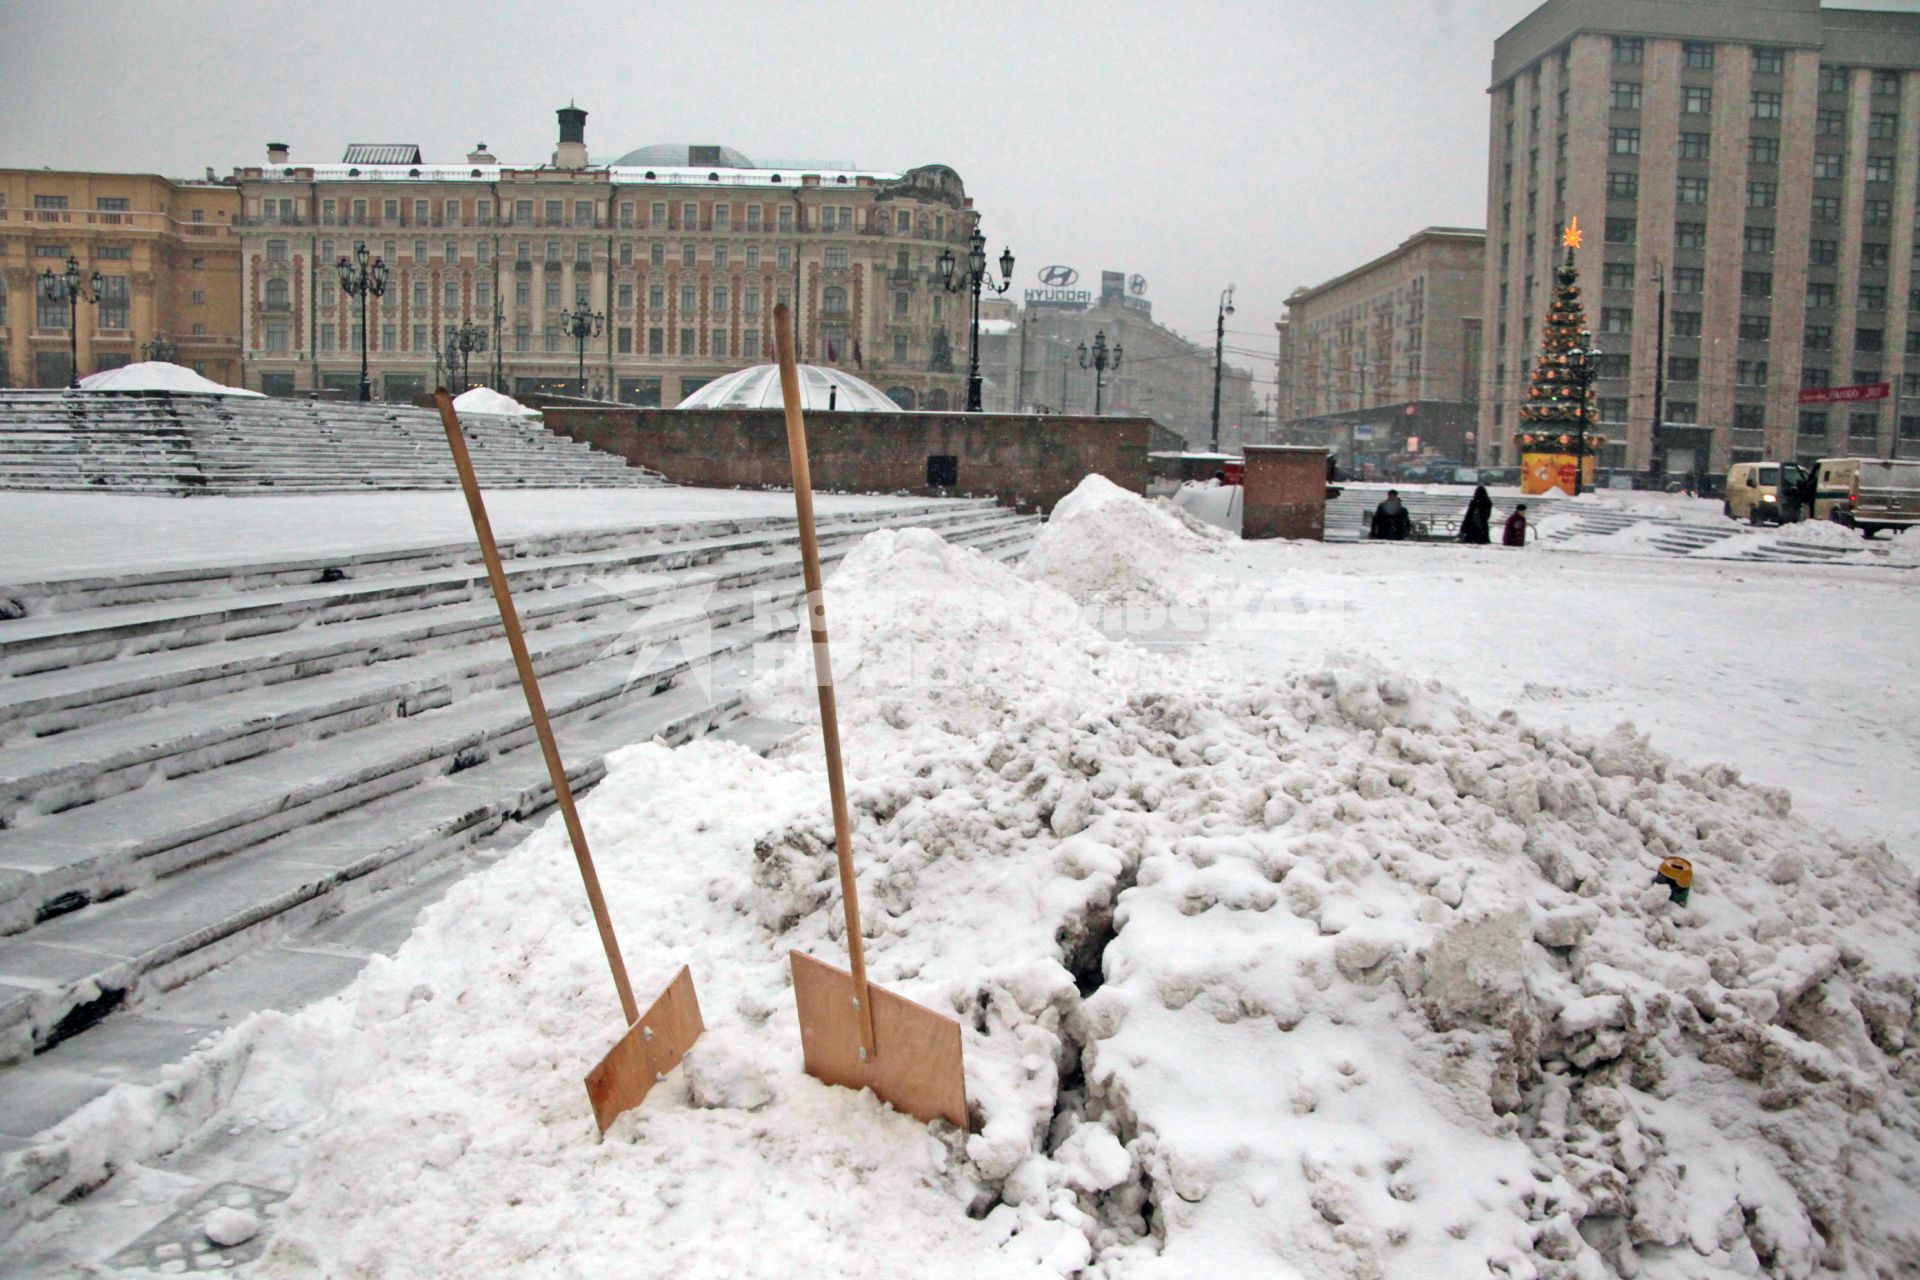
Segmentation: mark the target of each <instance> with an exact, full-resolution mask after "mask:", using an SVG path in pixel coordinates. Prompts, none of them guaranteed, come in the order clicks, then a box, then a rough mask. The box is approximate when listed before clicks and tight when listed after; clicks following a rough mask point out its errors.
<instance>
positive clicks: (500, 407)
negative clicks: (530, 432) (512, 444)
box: [453, 387, 540, 418]
mask: <svg viewBox="0 0 1920 1280" xmlns="http://www.w3.org/2000/svg"><path fill="white" fill-rule="evenodd" d="M453 410H454V412H455V413H492V414H498V415H500V416H501V417H505V418H537V417H539V416H540V411H539V410H538V409H529V408H527V406H525V405H523V404H521V403H520V402H519V401H518V400H515V399H514V398H513V397H512V396H510V395H507V394H505V393H503V392H499V391H495V390H494V389H493V388H492V387H471V388H469V389H468V390H466V391H462V392H461V393H460V394H459V395H457V396H455V397H454V398H453Z"/></svg>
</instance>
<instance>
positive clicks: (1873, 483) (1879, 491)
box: [1813, 458, 1920, 538]
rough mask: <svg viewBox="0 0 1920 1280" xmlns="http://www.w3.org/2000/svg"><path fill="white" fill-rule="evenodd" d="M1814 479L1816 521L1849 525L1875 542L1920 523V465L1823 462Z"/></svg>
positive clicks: (1857, 460)
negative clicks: (1879, 536)
mask: <svg viewBox="0 0 1920 1280" xmlns="http://www.w3.org/2000/svg"><path fill="white" fill-rule="evenodd" d="M1814 476H1815V483H1816V487H1815V490H1814V499H1813V516H1814V519H1816V520H1832V521H1834V522H1835V523H1838V524H1844V525H1846V526H1848V527H1849V528H1853V529H1858V530H1859V531H1860V532H1861V533H1862V534H1863V535H1865V536H1866V537H1869V538H1871V537H1872V536H1873V535H1874V534H1876V533H1878V532H1880V531H1881V530H1882V529H1893V530H1896V531H1897V530H1901V529H1910V528H1912V527H1913V526H1914V525H1916V524H1920V461H1908V460H1906V459H1904V458H1902V459H1898V460H1894V461H1888V460H1887V459H1885V458H1822V459H1820V462H1819V464H1818V465H1817V467H1816V468H1815V472H1814Z"/></svg>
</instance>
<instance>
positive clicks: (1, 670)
mask: <svg viewBox="0 0 1920 1280" xmlns="http://www.w3.org/2000/svg"><path fill="white" fill-rule="evenodd" d="M910 525H919V526H927V527H932V528H935V529H937V530H938V531H940V532H941V533H942V534H943V535H944V536H946V537H947V538H948V539H949V540H951V541H955V542H960V543H965V544H967V545H971V546H974V547H976V548H978V549H980V550H982V551H984V552H986V553H988V554H993V555H996V556H1015V555H1019V554H1021V553H1023V552H1024V550H1025V548H1026V546H1027V545H1028V543H1029V542H1030V541H1031V538H1032V536H1033V533H1034V531H1035V523H1034V522H1033V520H1032V519H1031V518H1028V517H1022V516H1020V515H1017V514H1016V513H1013V512H1010V511H1006V510H1004V509H1001V508H999V507H996V506H994V505H993V504H991V503H988V502H973V501H966V502H939V503H934V502H929V503H925V504H919V505H916V506H913V507H897V508H891V509H887V510H884V511H871V512H864V513H858V514H844V515H835V516H830V517H826V518H824V519H823V520H822V523H821V544H822V546H821V550H822V555H823V556H824V557H825V558H827V559H828V560H829V561H831V560H834V559H837V558H838V557H840V556H842V555H844V554H845V553H846V551H847V550H848V549H849V548H850V547H851V546H852V545H853V544H854V542H856V541H857V540H858V539H859V538H860V537H862V536H864V535H865V534H866V533H867V532H870V531H871V530H873V529H876V528H881V527H904V526H910ZM795 540H796V533H795V529H794V525H793V522H792V521H791V520H781V519H752V520H718V521H703V522H696V523H688V524H683V525H676V526H655V527H648V528H643V529H627V530H611V531H605V530H603V531H594V532H584V533H569V534H557V535H548V536H543V537H535V538H527V539H521V540H519V541H517V542H514V543H511V544H509V545H508V546H506V547H504V548H503V554H504V556H505V557H506V568H507V572H508V576H509V579H510V581H512V583H513V586H514V590H515V596H516V603H517V604H518V606H519V608H520V610H521V612H522V617H523V619H524V621H525V624H526V628H527V636H528V644H529V647H530V649H531V651H532V653H533V656H534V661H535V665H536V668H537V669H538V670H539V671H540V674H541V679H542V687H543V692H544V693H545V695H546V700H547V704H548V707H549V709H550V711H551V712H552V714H553V716H554V718H555V723H556V729H557V731H558V733H559V736H560V740H561V745H562V751H563V754H564V755H565V758H566V760H567V762H568V765H569V767H570V768H571V769H572V770H573V772H574V776H575V779H576V783H577V784H578V785H590V784H591V783H592V782H594V781H596V780H597V779H598V778H599V777H600V776H601V773H602V772H603V768H604V766H603V763H602V762H603V761H604V758H605V756H606V755H607V754H608V753H609V752H610V751H612V750H614V749H616V748H618V747H620V746H622V745H624V744H626V743H630V742H634V741H641V740H646V739H650V738H653V737H656V736H659V737H664V738H666V739H667V740H669V741H682V740H685V739H687V738H690V737H695V736H699V735H701V734H704V733H707V732H710V731H713V730H716V729H719V728H722V727H724V726H726V725H728V724H729V722H731V721H733V720H735V719H737V718H738V717H740V716H741V715H743V714H744V711H745V706H744V703H745V696H746V689H747V684H748V680H749V677H750V674H751V668H752V664H753V661H754V658H755V647H756V646H757V645H760V644H763V643H765V642H767V641H769V640H770V639H775V638H777V637H780V636H783V635H787V634H790V633H791V632H792V631H793V629H794V628H795V626H796V625H797V617H798V615H797V612H796V610H795V608H794V606H795V605H796V604H797V602H798V600H799V596H800V591H801V584H800V580H799V573H798V570H799V557H798V555H797V552H796V551H795V549H794V542H795ZM0 600H10V601H13V602H15V603H16V604H17V605H20V606H24V607H25V609H26V611H27V612H26V616H25V617H20V618H14V619H11V620H4V621H0V935H4V936H0V1061H7V1060H12V1059H18V1058H20V1057H23V1056H25V1055H28V1054H30V1053H34V1052H38V1051H40V1050H43V1049H45V1048H47V1047H49V1046H51V1045H52V1044H55V1043H58V1042H59V1041H60V1040H62V1039H64V1038H66V1037H69V1036H71V1035H74V1034H77V1033H78V1032H80V1031H82V1030H84V1029H85V1028H86V1027H88V1026H90V1025H92V1024H93V1023H95V1022H97V1021H98V1020H99V1019H100V1018H102V1017H104V1016H105V1015H106V1014H108V1013H110V1012H111V1011H112V1010H114V1009H115V1008H118V1007H122V1006H125V1005H128V1004H132V1003H137V1001H138V1000H139V999H140V997H141V995H142V994H143V993H144V992H149V991H154V990H166V989H169V988H171V987H173V986H175V985H178V984H179V983H181V982H184V981H186V980H187V979H189V978H191V977H193V976H195V975H197V974H198V973H201V972H203V971H205V970H206V969H208V968H210V967H213V966H215V965H218V964H220V963H221V962H223V961H224V960H226V959H228V958H230V957H232V956H233V955H235V954H236V953H238V952H239V951H241V950H243V949H245V948H247V947H249V946H252V945H255V944H256V943H258V942H259V941H261V940H262V939H264V938H269V937H274V936H278V935H280V934H282V933H284V932H285V931H287V930H288V929H291V928H296V927H298V926H300V925H301V924H304V923H308V922H311V921H312V920H314V919H317V918H320V917H324V916H327V915H330V914H333V913H335V912H338V911H341V910H342V909H345V908H347V907H350V906H351V905H353V904H354V903H356V902H359V901H362V900H364V899H365V898H366V897H367V896H368V895H369V894H370V893H371V891H372V890H374V889H376V888H379V887H381V886H384V885H388V884H392V883H394V882H396V881H398V880H401V879H405V878H407V877H410V876H412V875H413V874H414V873H415V872H416V871H418V870H419V869H420V868H422V867H423V866H425V865H427V864H428V863H429V862H431V861H432V860H435V859H439V858H443V857H446V856H447V855H450V854H455V853H458V852H460V851H462V850H465V849H468V848H470V847H472V846H473V845H474V843H475V842H477V841H481V840H483V839H485V838H486V837H488V836H489V835H492V834H493V833H495V832H497V831H498V830H500V828H501V827H503V826H504V825H506V824H508V823H510V822H513V821H515V820H517V819H521V818H524V817H527V816H528V815H531V814H534V813H538V812H539V811H540V810H542V809H543V808H544V807H545V806H547V805H548V804H550V803H551V801H552V796H551V791H550V787H549V785H548V783H547V780H546V775H545V770H544V766H543V765H542V763H541V761H540V758H539V753H538V751H537V750H524V749H523V748H525V747H527V746H529V745H530V744H531V743H532V741H533V732H532V727H531V724H530V722H529V720H528V717H527V712H526V707H525V704H524V702H523V700H522V698H521V694H520V690H519V687H518V685H517V683H516V681H515V676H514V672H513V669H512V665H511V663H510V662H509V661H508V657H507V652H506V646H505V643H504V641H503V640H502V639H501V636H500V628H499V622H498V618H497V615H496V614H495V613H494V605H493V603H492V598H491V595H490V592H489V589H488V586H487V582H486V577H485V572H484V569H483V568H482V567H481V565H480V564H479V562H478V558H477V555H476V554H475V553H474V552H473V550H472V548H471V547H470V546H462V545H451V546H441V547H425V548H416V549H412V550H408V551H393V552H384V553H378V554H369V555H366V556H355V557H344V558H334V559H325V560H320V559H316V560H310V561H289V562H281V563H275V564H252V565H234V566H227V567H223V568H218V569H202V570H175V571H166V572H157V573H151V574H128V575H122V576H119V577H111V578H106V577H102V578H77V579H71V580H66V581H60V582H41V583H27V584H17V585H12V586H4V587H0ZM761 656H763V657H764V654H762V655H761Z"/></svg>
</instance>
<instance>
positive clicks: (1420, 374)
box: [1285, 227, 1487, 462]
mask: <svg viewBox="0 0 1920 1280" xmlns="http://www.w3.org/2000/svg"><path fill="white" fill-rule="evenodd" d="M1486 239H1487V233H1486V232H1484V231H1481V230H1478V229H1475V228H1466V227H1427V228H1425V229H1424V230H1421V231H1417V232H1415V233H1414V234H1413V235H1411V236H1409V237H1408V238H1407V239H1406V240H1404V241H1402V242H1401V243H1400V245H1399V247H1398V248H1396V249H1394V250H1393V251H1392V252H1391V253H1387V254H1383V255H1381V256H1380V257H1378V258H1375V259H1374V260H1373V261H1371V262H1368V263H1364V264H1362V265H1361V266H1358V267H1355V268H1354V269H1353V270H1351V271H1347V272H1345V273H1343V274H1341V275H1338V276H1335V277H1334V278H1333V279H1331V280H1329V281H1327V282H1326V283H1324V284H1319V285H1315V286H1313V287H1312V288H1310V289H1296V290H1294V291H1293V294H1292V295H1291V296H1290V297H1288V299H1287V319H1286V331H1285V340H1286V358H1287V362H1288V363H1289V364H1290V366H1291V374H1292V381H1291V385H1290V386H1289V388H1288V391H1289V394H1290V398H1291V403H1290V405H1289V406H1288V408H1287V411H1286V416H1285V421H1286V424H1287V436H1288V438H1289V439H1291V440H1295V441H1298V442H1301V443H1314V444H1327V445H1330V446H1332V447H1335V448H1337V449H1338V450H1339V451H1340V452H1341V453H1342V455H1343V457H1344V458H1345V459H1346V460H1347V461H1348V462H1354V461H1357V460H1359V459H1360V458H1361V457H1363V456H1367V457H1371V456H1372V455H1376V454H1377V455H1379V460H1381V461H1385V460H1386V459H1387V458H1389V457H1391V456H1393V455H1396V454H1402V453H1406V452H1409V451H1412V452H1419V453H1427V454H1437V455H1440V456H1444V457H1453V458H1458V457H1462V456H1464V452H1465V451H1466V450H1467V449H1469V448H1470V447H1471V444H1472V441H1473V433H1474V426H1475V419H1476V418H1477V416H1478V413H1479V403H1480V360H1481V350H1480V349H1481V319H1480V314H1481V313H1480V294H1481V284H1482V277H1483V274H1484V267H1485V250H1486ZM1356 428H1358V430H1357V431H1356V430H1355V429H1356ZM1409 443H1411V444H1412V446H1413V448H1412V450H1409V448H1408V445H1409Z"/></svg>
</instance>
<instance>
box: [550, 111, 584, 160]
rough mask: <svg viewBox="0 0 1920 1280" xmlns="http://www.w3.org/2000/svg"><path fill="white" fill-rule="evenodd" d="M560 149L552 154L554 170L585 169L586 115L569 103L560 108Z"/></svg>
mask: <svg viewBox="0 0 1920 1280" xmlns="http://www.w3.org/2000/svg"><path fill="white" fill-rule="evenodd" d="M559 115H560V149H559V150H557V151H555V152H554V153H553V166H554V168H556V169H584V168H586V167H587V113H586V112H584V111H582V110H581V109H580V108H579V107H576V106H574V105H573V104H572V103H571V102H569V103H568V104H567V105H566V106H564V107H562V108H560V111H559Z"/></svg>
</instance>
